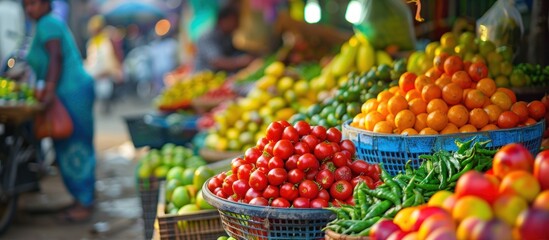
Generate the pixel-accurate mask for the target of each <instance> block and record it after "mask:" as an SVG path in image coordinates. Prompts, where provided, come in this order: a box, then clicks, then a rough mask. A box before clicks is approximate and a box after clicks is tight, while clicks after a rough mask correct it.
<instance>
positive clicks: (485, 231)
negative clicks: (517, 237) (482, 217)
mask: <svg viewBox="0 0 549 240" xmlns="http://www.w3.org/2000/svg"><path fill="white" fill-rule="evenodd" d="M471 235H472V236H471V238H472V239H482V240H512V239H513V230H512V228H511V226H509V225H508V224H507V223H505V222H503V221H500V220H498V219H492V220H490V221H487V222H485V221H482V222H480V223H479V224H477V225H476V226H475V227H474V228H473V233H472V234H471Z"/></svg>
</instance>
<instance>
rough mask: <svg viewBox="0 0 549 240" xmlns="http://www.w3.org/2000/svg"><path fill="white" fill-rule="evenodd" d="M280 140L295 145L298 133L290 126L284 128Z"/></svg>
mask: <svg viewBox="0 0 549 240" xmlns="http://www.w3.org/2000/svg"><path fill="white" fill-rule="evenodd" d="M282 139H286V140H289V141H290V142H292V143H296V142H298V141H299V133H298V132H297V130H296V129H295V128H294V127H292V126H289V127H286V128H284V131H282Z"/></svg>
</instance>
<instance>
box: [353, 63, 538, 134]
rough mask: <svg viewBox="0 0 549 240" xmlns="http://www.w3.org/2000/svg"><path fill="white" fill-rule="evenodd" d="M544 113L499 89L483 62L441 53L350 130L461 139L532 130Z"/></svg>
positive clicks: (367, 109) (368, 108)
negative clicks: (497, 131) (457, 136)
mask: <svg viewBox="0 0 549 240" xmlns="http://www.w3.org/2000/svg"><path fill="white" fill-rule="evenodd" d="M545 112H546V108H545V105H544V104H543V103H542V102H541V101H532V102H530V103H526V102H523V101H517V99H516V96H515V94H514V93H513V91H511V90H510V89H508V88H497V87H496V83H495V81H494V80H493V79H491V78H488V68H487V67H486V65H485V64H484V63H483V62H480V61H478V62H474V63H471V62H463V61H462V60H461V58H460V57H459V56H449V55H448V54H445V53H442V54H440V55H438V56H436V57H435V58H434V59H433V67H432V68H430V69H429V70H428V71H427V72H426V73H425V74H423V75H419V76H416V75H415V74H414V73H411V72H406V73H404V74H403V75H402V76H401V77H400V79H399V86H395V87H392V88H390V89H388V90H384V91H382V92H381V93H379V94H378V96H377V98H373V99H370V100H368V101H366V102H365V103H364V104H363V105H362V108H361V113H359V114H358V115H357V116H355V118H354V119H353V121H352V123H351V126H353V127H357V128H361V129H365V130H368V131H373V132H377V133H389V134H404V135H416V134H422V135H429V134H451V133H465V132H477V131H488V130H495V129H505V128H513V127H517V126H527V125H532V124H535V123H536V122H537V121H539V120H540V119H542V118H544V117H545Z"/></svg>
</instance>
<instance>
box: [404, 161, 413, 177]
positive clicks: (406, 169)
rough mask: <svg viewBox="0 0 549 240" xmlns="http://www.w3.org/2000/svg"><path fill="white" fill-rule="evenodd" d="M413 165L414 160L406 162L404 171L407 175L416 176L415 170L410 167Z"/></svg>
mask: <svg viewBox="0 0 549 240" xmlns="http://www.w3.org/2000/svg"><path fill="white" fill-rule="evenodd" d="M411 163H412V160H408V161H407V162H406V165H404V169H405V172H404V173H405V174H406V175H412V174H414V170H412V166H410V165H411Z"/></svg>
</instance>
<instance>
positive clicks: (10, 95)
mask: <svg viewBox="0 0 549 240" xmlns="http://www.w3.org/2000/svg"><path fill="white" fill-rule="evenodd" d="M34 103H36V98H35V96H34V90H33V89H32V88H31V87H30V86H29V85H28V84H27V83H17V82H16V81H14V80H11V79H7V78H3V77H0V105H16V104H27V105H32V104H34Z"/></svg>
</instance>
